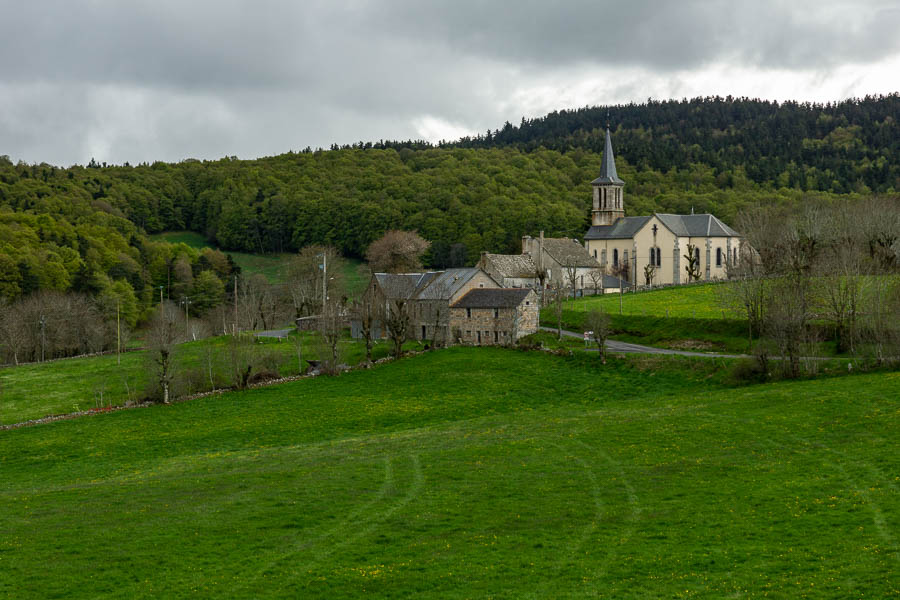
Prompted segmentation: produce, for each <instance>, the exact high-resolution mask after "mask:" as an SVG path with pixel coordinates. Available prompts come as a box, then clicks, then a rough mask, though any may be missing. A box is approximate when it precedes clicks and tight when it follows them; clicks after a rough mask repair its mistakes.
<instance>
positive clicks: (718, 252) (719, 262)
mask: <svg viewBox="0 0 900 600" xmlns="http://www.w3.org/2000/svg"><path fill="white" fill-rule="evenodd" d="M716 266H717V267H721V266H722V249H721V248H716Z"/></svg>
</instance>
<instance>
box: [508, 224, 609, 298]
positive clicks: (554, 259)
mask: <svg viewBox="0 0 900 600" xmlns="http://www.w3.org/2000/svg"><path fill="white" fill-rule="evenodd" d="M522 254H527V255H528V256H530V257H531V260H532V261H534V263H535V264H536V265H537V269H538V272H540V273H544V274H545V279H544V285H545V286H546V285H554V284H556V283H558V284H560V285H562V286H563V287H567V286H571V285H572V282H571V281H570V278H569V277H570V276H569V273H570V271H572V272H573V274H574V275H575V289H576V290H583V289H585V287H591V277H590V272H591V271H594V270H596V269H599V268H600V263H599V262H597V259H595V258H594V257H593V256H591V254H590V253H589V252H588V251H587V249H586V248H585V247H584V246H582V245H581V244H580V243H579V242H578V240H574V239H570V238H545V237H544V232H543V231H542V232H541V233H540V236H539V237H537V238H533V237H531V236H530V235H526V236H523V237H522Z"/></svg>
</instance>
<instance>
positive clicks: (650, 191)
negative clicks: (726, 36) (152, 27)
mask: <svg viewBox="0 0 900 600" xmlns="http://www.w3.org/2000/svg"><path fill="white" fill-rule="evenodd" d="M898 107H900V96H898V95H891V96H888V97H881V98H869V99H865V100H861V101H858V102H845V103H838V104H834V105H827V106H816V105H797V104H790V103H787V104H780V105H776V104H773V103H766V102H759V101H750V100H729V99H724V100H723V99H711V100H710V99H706V100H694V101H690V102H674V101H673V102H659V103H657V102H653V103H650V104H647V105H642V106H634V105H630V106H624V107H614V108H613V109H612V110H611V118H612V119H614V121H615V122H614V127H615V133H614V134H613V140H614V145H615V150H616V162H617V167H618V173H619V176H620V177H622V179H624V180H625V182H626V187H625V209H626V213H627V214H631V215H640V214H647V213H650V212H653V211H660V212H675V213H678V212H681V213H684V212H690V211H691V210H692V209H693V210H695V211H697V212H712V213H715V214H717V215H718V216H719V217H721V218H722V219H723V220H725V221H726V222H728V223H733V222H734V221H733V219H734V217H735V215H736V214H737V212H738V211H740V210H741V208H742V207H745V206H748V205H751V204H756V203H760V202H799V201H802V200H803V199H804V198H807V197H809V196H811V195H815V196H830V197H835V198H842V199H849V198H853V197H856V196H861V195H868V194H870V193H881V194H888V195H895V193H896V192H895V191H896V190H898V189H900V165H898V162H900V147H898V144H900V130H898V123H897V121H898V119H900V115H898ZM605 119H606V111H605V109H602V108H601V109H583V110H577V111H563V112H559V113H553V114H550V115H548V116H546V117H544V118H542V119H535V120H532V121H525V122H523V124H522V125H521V126H520V127H512V126H511V125H510V126H506V127H504V128H503V129H502V130H500V131H498V132H496V133H492V134H491V135H490V136H483V137H481V138H475V139H468V140H466V139H464V140H460V141H459V142H456V143H454V144H444V145H441V146H440V147H431V146H429V145H427V144H415V143H402V142H401V143H385V142H378V143H375V144H372V143H361V144H359V145H357V146H353V147H345V148H339V149H333V150H327V151H326V150H318V151H311V150H306V151H302V152H299V153H295V152H288V153H286V154H282V155H279V156H274V157H269V158H261V159H256V160H238V159H236V158H224V159H221V160H215V161H197V160H185V161H182V162H180V163H175V164H171V163H162V162H157V163H154V164H152V165H147V164H145V165H138V166H129V165H124V166H106V165H102V166H101V165H97V164H95V163H93V161H92V164H91V165H89V166H87V167H83V166H77V165H76V166H72V167H69V168H65V169H63V168H58V167H53V166H51V165H46V164H33V165H28V164H24V163H19V164H14V163H13V162H12V161H10V160H9V159H8V157H5V156H0V296H5V297H7V298H14V297H17V296H19V295H25V294H28V293H29V292H31V291H34V290H36V289H57V290H62V291H68V290H73V289H74V290H79V289H80V290H83V291H87V292H93V293H99V292H102V290H104V289H112V287H114V286H115V285H120V286H123V287H124V285H125V284H126V283H127V285H128V286H129V288H132V289H133V290H134V293H135V294H136V296H137V297H138V298H139V299H143V301H145V302H148V303H149V302H152V298H153V295H152V293H151V292H152V290H154V289H156V288H157V287H159V286H160V285H162V284H163V283H167V281H168V277H169V275H170V273H171V272H172V270H173V269H174V268H175V266H176V263H178V262H179V261H181V264H182V267H183V268H182V270H188V271H189V270H191V269H193V270H194V271H196V272H195V273H194V275H197V274H198V273H199V272H200V271H202V270H215V269H212V268H211V265H213V264H216V265H218V266H219V269H218V271H216V272H217V273H218V275H219V276H220V277H221V278H222V279H223V281H224V280H225V279H227V277H229V273H230V267H229V265H227V264H224V263H223V260H224V257H223V256H220V255H216V256H213V255H209V256H200V255H199V254H197V253H196V252H195V251H191V250H190V249H189V248H187V247H183V248H169V247H167V245H165V244H161V243H157V242H149V240H148V239H147V238H146V234H148V233H156V232H160V231H166V230H183V229H188V230H192V231H196V232H198V233H201V234H203V235H205V236H207V238H208V239H209V240H210V242H211V243H212V244H214V245H216V246H218V247H220V248H222V249H224V250H240V251H246V252H256V253H266V252H293V251H296V250H298V249H300V248H302V247H304V246H306V245H309V244H314V243H325V244H331V245H334V246H336V247H337V248H338V249H339V250H340V251H341V252H343V253H344V254H345V255H349V256H355V257H361V256H362V255H363V253H364V251H365V248H366V247H367V246H368V244H369V243H371V242H372V241H373V240H375V239H377V238H379V237H380V236H381V235H382V234H383V233H384V232H385V230H387V229H415V230H417V231H418V232H419V233H420V234H421V235H422V236H423V237H425V238H426V239H428V240H430V241H431V242H432V248H431V251H430V252H429V254H428V255H427V256H426V261H427V264H428V266H431V267H446V266H459V263H463V264H473V263H474V262H475V261H476V260H477V258H478V254H479V252H481V251H490V252H517V251H518V249H519V248H520V240H521V236H522V235H526V234H530V235H535V234H537V233H538V232H539V231H540V230H544V231H545V232H546V233H547V235H551V236H569V237H580V236H581V235H583V233H584V231H585V230H586V229H587V220H588V216H589V213H590V204H591V186H590V182H591V180H592V179H594V178H595V177H596V176H597V174H598V173H599V169H600V160H601V155H600V153H599V150H600V148H601V145H602V140H603V138H602V132H603V127H604V125H605ZM467 146H471V147H467ZM451 249H452V251H451ZM126 291H127V290H126Z"/></svg>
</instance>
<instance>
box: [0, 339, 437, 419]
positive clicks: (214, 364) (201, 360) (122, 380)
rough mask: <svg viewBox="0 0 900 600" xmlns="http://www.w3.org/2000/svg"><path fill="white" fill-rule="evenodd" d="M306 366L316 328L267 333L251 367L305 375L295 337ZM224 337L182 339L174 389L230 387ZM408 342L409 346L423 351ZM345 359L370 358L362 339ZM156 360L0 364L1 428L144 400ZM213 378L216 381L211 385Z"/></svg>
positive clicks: (138, 355) (386, 346) (384, 351)
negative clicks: (280, 336) (281, 336)
mask: <svg viewBox="0 0 900 600" xmlns="http://www.w3.org/2000/svg"><path fill="white" fill-rule="evenodd" d="M298 339H299V340H300V342H301V343H300V348H301V353H302V360H303V367H304V369H305V368H306V367H307V366H308V365H307V361H308V360H315V359H316V358H318V355H319V352H320V351H321V350H320V349H321V344H320V341H319V340H320V338H319V336H318V334H316V333H303V334H302V337H301V338H297V334H292V335H291V336H290V338H288V339H286V340H280V341H279V340H276V339H268V338H262V339H260V340H258V341H257V342H256V343H254V344H252V345H251V349H250V350H249V351H248V353H249V355H250V356H251V357H252V363H253V365H254V371H253V372H258V371H260V370H263V369H264V370H266V371H268V372H270V373H273V374H275V375H278V376H281V377H288V376H291V375H297V374H298V373H299V372H300V368H299V362H298V360H299V359H298V355H297V343H296V342H297V340H298ZM227 340H228V338H227V337H224V336H219V337H214V338H208V339H205V340H200V341H196V342H188V343H185V344H179V345H178V346H177V347H176V350H175V357H174V363H175V367H174V374H175V382H174V386H175V393H177V394H179V395H181V394H191V393H197V392H202V391H206V390H208V389H210V387H212V384H214V385H215V387H216V388H224V387H228V386H230V385H231V379H230V362H229V360H230V359H229V356H230V355H229V351H228V347H227ZM419 346H420V345H419V344H418V343H417V342H407V344H406V346H405V348H406V349H409V350H413V349H417V348H419ZM340 350H341V359H342V360H343V361H344V362H345V363H346V364H350V365H355V364H359V363H360V362H362V361H363V359H364V358H365V346H364V345H363V343H362V342H359V341H356V340H351V339H349V338H346V339H344V340H342V341H341V342H340ZM388 354H390V343H389V342H387V341H380V342H378V343H376V344H375V346H374V347H373V351H372V357H373V359H375V360H377V359H379V358H383V357H385V356H387V355H388ZM151 370H152V365H151V364H150V363H149V357H148V356H147V353H146V352H144V351H141V350H138V351H131V352H126V353H123V354H121V356H120V357H119V359H118V360H117V358H116V355H115V354H112V355H109V354H107V355H103V356H91V357H86V358H70V359H63V360H57V361H52V362H46V363H31V364H27V365H19V366H17V367H3V368H0V425H4V424H10V423H20V422H23V421H27V420H30V419H37V418H40V417H46V416H48V415H54V414H66V413H71V412H78V411H83V410H90V409H95V408H101V407H108V406H121V405H124V404H126V403H127V402H129V401H131V402H136V401H139V400H142V399H143V398H144V397H145V396H146V394H147V390H148V384H149V383H150V377H151V376H150V373H151ZM210 379H212V384H211V383H210Z"/></svg>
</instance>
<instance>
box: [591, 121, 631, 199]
mask: <svg viewBox="0 0 900 600" xmlns="http://www.w3.org/2000/svg"><path fill="white" fill-rule="evenodd" d="M591 183H592V184H593V185H600V184H603V183H615V184H618V185H625V182H624V181H622V180H621V179H619V176H618V175H617V174H616V158H615V157H614V156H613V149H612V138H611V137H610V136H609V127H607V128H606V145H605V146H604V147H603V162H601V163H600V177H598V178H597V179H595V180H593V181H592V182H591Z"/></svg>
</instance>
